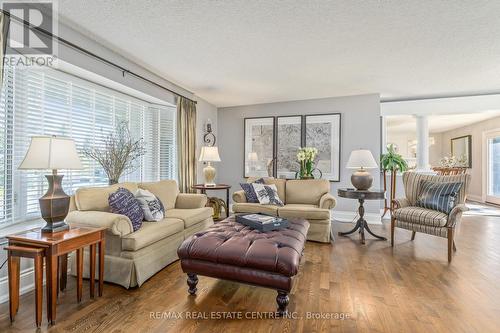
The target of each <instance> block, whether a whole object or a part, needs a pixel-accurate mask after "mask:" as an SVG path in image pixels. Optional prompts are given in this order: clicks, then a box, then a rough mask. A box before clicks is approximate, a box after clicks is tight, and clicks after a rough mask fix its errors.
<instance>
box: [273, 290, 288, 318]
mask: <svg viewBox="0 0 500 333" xmlns="http://www.w3.org/2000/svg"><path fill="white" fill-rule="evenodd" d="M288 302H290V298H289V297H288V293H287V292H286V291H283V290H278V296H276V303H278V315H279V316H283V315H286V314H287V309H286V307H287V305H288Z"/></svg>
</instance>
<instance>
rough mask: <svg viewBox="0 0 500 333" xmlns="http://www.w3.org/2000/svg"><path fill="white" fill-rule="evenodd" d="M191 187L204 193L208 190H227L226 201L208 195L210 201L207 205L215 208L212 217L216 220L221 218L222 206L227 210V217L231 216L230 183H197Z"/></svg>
mask: <svg viewBox="0 0 500 333" xmlns="http://www.w3.org/2000/svg"><path fill="white" fill-rule="evenodd" d="M191 188H193V189H195V190H199V191H200V192H201V193H202V194H206V193H207V190H210V191H212V190H226V202H224V200H222V199H219V198H217V197H208V202H207V206H208V207H212V208H213V210H214V214H213V215H212V218H213V219H214V221H219V220H220V219H221V218H220V214H221V211H220V208H221V207H224V210H225V211H226V217H229V189H230V188H231V186H230V185H226V184H215V185H214V186H207V185H205V184H196V185H193V186H191Z"/></svg>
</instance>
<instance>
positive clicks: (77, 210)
mask: <svg viewBox="0 0 500 333" xmlns="http://www.w3.org/2000/svg"><path fill="white" fill-rule="evenodd" d="M118 187H124V188H127V189H128V190H130V191H131V192H133V193H134V192H135V191H136V190H137V189H138V188H142V189H145V190H148V191H150V192H152V193H153V194H154V195H156V197H158V198H159V199H160V200H161V202H162V203H163V205H164V207H165V215H166V217H165V218H164V219H163V220H161V221H159V222H143V224H142V227H141V228H140V229H139V230H137V231H135V232H134V231H133V229H132V223H131V222H130V220H129V219H128V217H126V216H124V215H119V214H113V213H110V208H109V205H108V196H109V194H110V193H112V192H114V191H116V190H117V189H118ZM206 202H207V198H206V196H205V195H204V194H182V193H179V189H178V186H177V183H176V181H174V180H162V181H159V182H153V183H122V184H116V185H112V186H108V187H89V188H80V189H78V190H77V191H76V193H75V195H74V196H73V197H72V200H71V207H70V213H69V214H68V217H67V218H66V221H67V222H68V223H69V224H70V225H72V226H76V225H78V226H91V227H106V228H107V233H106V252H105V257H104V263H105V266H104V280H105V281H107V282H113V283H116V284H119V285H122V286H124V287H125V288H129V287H135V286H140V285H141V284H142V283H144V282H145V281H146V280H147V279H149V278H150V277H151V276H153V275H154V274H155V273H157V272H158V271H160V270H161V269H162V268H164V267H165V266H167V265H168V264H170V263H172V262H173V261H175V260H177V259H178V257H177V248H178V247H179V245H180V244H181V243H182V241H183V240H184V239H185V238H187V237H188V236H190V235H192V234H193V233H195V232H198V231H200V230H203V229H205V228H206V227H208V226H210V225H212V224H213V220H212V208H210V207H205V204H206ZM86 250H88V249H86ZM84 258H85V263H84V267H85V271H84V277H86V278H87V277H88V276H89V274H88V266H89V265H88V254H87V253H85V255H84ZM71 272H72V273H75V272H76V265H75V264H74V263H72V265H71Z"/></svg>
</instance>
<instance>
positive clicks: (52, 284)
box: [46, 252, 57, 325]
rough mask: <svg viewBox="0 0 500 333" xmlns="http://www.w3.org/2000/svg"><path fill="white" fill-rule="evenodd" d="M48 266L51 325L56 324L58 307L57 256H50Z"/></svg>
mask: <svg viewBox="0 0 500 333" xmlns="http://www.w3.org/2000/svg"><path fill="white" fill-rule="evenodd" d="M46 265H47V273H48V277H47V282H46V283H47V285H48V289H49V293H48V296H47V298H48V299H49V300H50V304H49V308H50V323H51V324H53V325H54V324H55V323H56V307H57V256H56V255H52V254H50V252H49V254H48V255H47V259H46Z"/></svg>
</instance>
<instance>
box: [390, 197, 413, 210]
mask: <svg viewBox="0 0 500 333" xmlns="http://www.w3.org/2000/svg"><path fill="white" fill-rule="evenodd" d="M392 204H393V205H394V209H399V208H404V207H408V206H410V202H409V201H408V199H406V198H401V199H394V200H392Z"/></svg>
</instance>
